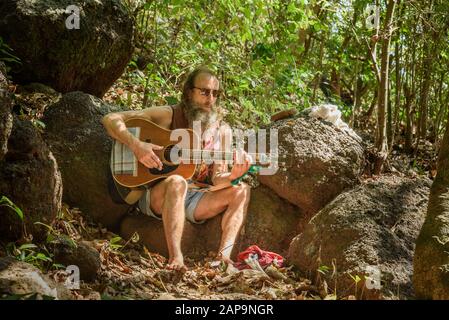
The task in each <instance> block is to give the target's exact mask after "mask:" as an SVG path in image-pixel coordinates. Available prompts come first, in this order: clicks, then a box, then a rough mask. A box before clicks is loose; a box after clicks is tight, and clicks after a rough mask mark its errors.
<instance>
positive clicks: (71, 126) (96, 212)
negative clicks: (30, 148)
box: [43, 92, 128, 231]
mask: <svg viewBox="0 0 449 320" xmlns="http://www.w3.org/2000/svg"><path fill="white" fill-rule="evenodd" d="M113 111H120V109H119V108H118V107H115V106H111V105H108V104H105V103H104V102H103V101H101V100H100V99H98V98H95V97H94V96H91V95H89V94H85V93H82V92H71V93H67V94H65V95H63V96H62V98H61V99H60V101H58V102H57V103H56V104H54V105H52V106H49V107H48V109H47V110H46V112H45V113H44V118H43V122H44V123H45V124H46V130H45V138H46V141H47V142H48V144H49V146H50V148H51V150H52V151H53V153H54V155H55V158H56V159H57V161H58V165H59V168H60V170H61V174H62V181H63V184H64V194H63V200H64V202H66V203H67V204H69V205H70V206H72V207H78V208H80V209H81V211H82V212H83V213H84V214H86V215H90V216H91V217H93V218H94V220H95V221H96V222H99V223H102V224H103V225H104V226H106V227H108V228H109V229H110V230H112V231H116V230H117V228H118V226H119V222H120V218H121V217H122V216H123V214H124V213H125V212H126V211H127V209H128V206H127V205H123V204H117V203H115V202H114V201H113V200H112V198H111V196H110V195H109V191H108V190H109V189H108V174H109V173H110V166H109V159H110V154H111V146H112V139H111V138H110V137H109V135H108V134H107V132H106V130H105V129H104V127H103V125H102V123H101V118H102V117H103V116H104V115H105V114H107V113H109V112H113Z"/></svg>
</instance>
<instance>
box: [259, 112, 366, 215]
mask: <svg viewBox="0 0 449 320" xmlns="http://www.w3.org/2000/svg"><path fill="white" fill-rule="evenodd" d="M271 129H277V130H278V136H279V157H280V159H279V162H285V166H283V165H282V164H281V169H282V167H285V169H286V170H279V171H278V172H277V173H276V174H274V175H260V177H259V181H260V182H261V183H263V184H265V185H267V186H268V187H269V188H270V189H272V190H273V191H274V192H276V193H277V194H278V195H279V196H280V197H282V198H284V199H286V200H288V201H289V202H291V203H292V204H294V205H296V206H298V207H299V208H301V209H302V211H303V212H304V214H306V215H308V216H311V215H313V214H314V213H316V212H317V211H318V210H320V209H321V208H323V207H324V206H325V205H326V204H327V203H329V202H330V201H331V200H332V199H334V198H335V197H336V196H337V195H338V194H340V193H341V192H342V191H343V190H345V189H347V188H350V187H352V186H354V185H355V184H357V183H358V182H359V175H360V173H361V171H362V167H363V162H364V158H363V154H364V152H363V147H362V146H361V141H360V139H359V138H358V137H357V136H356V135H355V134H349V133H347V132H345V131H340V130H339V129H338V128H337V127H335V126H333V125H332V124H330V123H327V122H324V121H321V120H317V119H315V118H309V117H307V116H300V117H297V118H296V119H286V120H281V121H277V122H275V123H273V124H272V125H271ZM267 141H268V139H267ZM283 156H285V159H283V158H282V157H283Z"/></svg>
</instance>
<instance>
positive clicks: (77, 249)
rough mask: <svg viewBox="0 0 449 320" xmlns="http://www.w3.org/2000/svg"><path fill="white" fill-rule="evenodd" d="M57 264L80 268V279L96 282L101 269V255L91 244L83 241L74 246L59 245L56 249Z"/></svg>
mask: <svg viewBox="0 0 449 320" xmlns="http://www.w3.org/2000/svg"><path fill="white" fill-rule="evenodd" d="M54 260H55V262H57V263H61V264H63V265H64V266H66V267H67V266H70V265H75V266H77V267H78V268H79V272H80V279H81V280H85V281H94V280H95V279H96V277H97V273H98V271H99V270H100V267H101V261H100V253H99V252H98V251H97V250H96V249H95V248H93V247H92V246H91V245H90V243H89V242H87V241H81V242H79V243H77V244H76V246H72V245H69V244H65V243H59V244H57V245H56V247H55V258H54Z"/></svg>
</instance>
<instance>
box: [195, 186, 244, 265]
mask: <svg viewBox="0 0 449 320" xmlns="http://www.w3.org/2000/svg"><path fill="white" fill-rule="evenodd" d="M249 199H250V187H249V186H248V185H247V184H244V183H241V184H240V185H238V186H235V187H231V188H227V189H223V190H219V191H215V192H211V193H206V194H205V195H204V196H203V197H202V198H201V200H200V201H199V203H198V206H197V207H196V209H195V212H194V217H195V220H204V219H210V218H212V217H214V216H216V215H218V214H220V213H221V212H223V211H224V213H223V218H222V220H221V229H222V235H221V241H220V247H219V249H218V258H220V259H222V260H223V261H225V262H231V252H232V249H233V248H234V244H235V241H236V239H237V235H238V233H239V231H240V229H241V227H242V225H243V223H244V220H245V217H246V214H247V210H248V204H249Z"/></svg>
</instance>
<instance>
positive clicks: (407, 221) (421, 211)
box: [289, 176, 430, 299]
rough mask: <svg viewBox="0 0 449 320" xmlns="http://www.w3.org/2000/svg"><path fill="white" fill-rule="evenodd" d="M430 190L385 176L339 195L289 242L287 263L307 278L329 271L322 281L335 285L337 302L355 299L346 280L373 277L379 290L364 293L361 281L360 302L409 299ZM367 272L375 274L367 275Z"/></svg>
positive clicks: (427, 184) (423, 182) (352, 287)
mask: <svg viewBox="0 0 449 320" xmlns="http://www.w3.org/2000/svg"><path fill="white" fill-rule="evenodd" d="M429 187H430V180H428V179H427V178H425V179H408V178H400V177H394V176H391V177H388V176H384V177H382V178H379V180H372V181H368V182H366V183H364V184H362V185H360V186H358V187H356V188H355V189H353V190H351V191H348V192H346V193H343V194H341V195H339V196H338V197H337V198H336V199H335V200H334V201H332V202H331V203H330V204H328V205H327V206H326V207H325V208H324V209H322V210H321V211H320V212H319V213H318V214H317V215H316V216H315V217H314V218H313V219H312V220H311V221H310V223H309V225H307V226H306V227H305V229H304V232H303V233H301V234H299V235H298V236H297V237H295V238H294V239H293V241H292V243H291V245H290V250H289V260H290V261H291V262H292V263H293V264H295V265H296V266H297V267H298V268H299V269H300V270H301V271H303V272H306V273H308V274H311V275H312V276H317V269H318V268H319V267H321V266H327V267H328V268H330V271H328V273H327V276H326V277H325V278H326V279H327V283H328V285H329V286H330V289H331V290H333V289H334V284H335V283H336V285H337V294H338V296H340V297H343V296H347V295H349V294H354V293H355V285H354V280H353V279H351V277H350V275H352V276H354V277H355V276H356V275H359V277H360V278H361V279H362V280H364V277H363V275H368V276H369V275H370V274H371V275H374V274H375V273H376V272H380V279H381V283H380V284H381V285H382V289H381V290H375V289H372V290H368V289H367V287H364V284H365V281H360V283H359V286H360V287H359V288H358V289H359V290H358V294H361V295H363V298H368V299H377V298H380V297H383V298H410V297H412V296H413V287H412V281H411V276H412V273H413V254H414V248H415V241H416V238H417V237H418V232H419V230H420V228H421V226H422V224H423V222H424V218H425V212H426V208H427V201H428V197H429ZM333 265H335V266H336V270H337V275H336V276H335V277H332V276H331V274H332V269H333ZM370 267H371V268H375V269H374V270H376V271H369V270H367V268H370ZM372 270H373V269H372ZM367 271H368V272H367ZM377 283H379V282H377ZM371 284H373V285H374V287H375V286H376V284H375V283H371ZM368 285H369V283H368ZM371 287H373V286H371ZM362 289H363V290H362ZM362 292H363V294H362Z"/></svg>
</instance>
